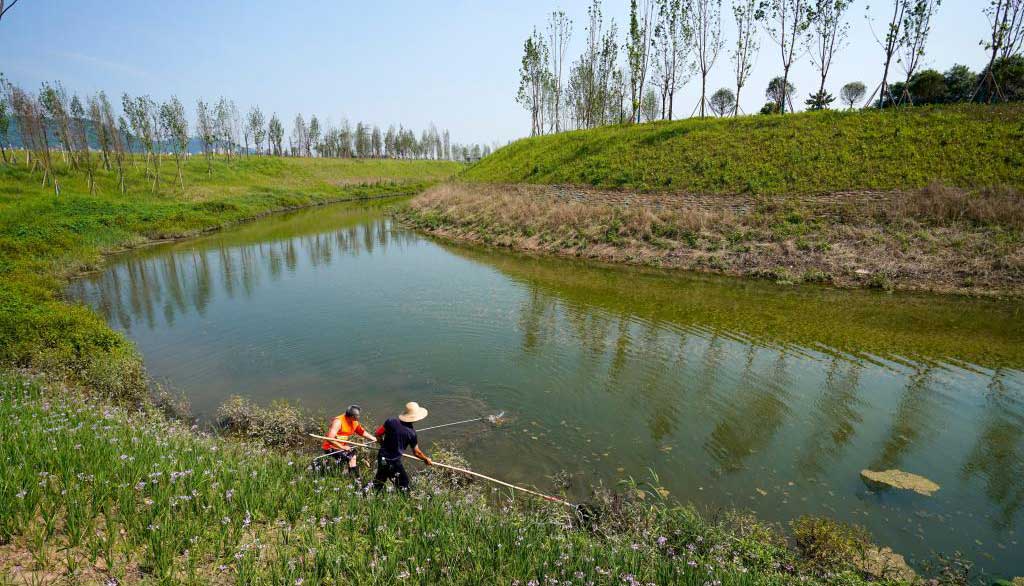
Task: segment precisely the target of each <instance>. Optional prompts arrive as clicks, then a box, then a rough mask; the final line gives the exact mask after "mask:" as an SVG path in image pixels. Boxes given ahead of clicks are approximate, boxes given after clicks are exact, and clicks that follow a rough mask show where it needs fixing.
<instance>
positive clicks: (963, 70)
mask: <svg viewBox="0 0 1024 586" xmlns="http://www.w3.org/2000/svg"><path fill="white" fill-rule="evenodd" d="M943 78H945V82H946V99H947V101H949V102H969V101H971V100H973V99H974V90H976V89H977V87H978V75H977V74H976V73H974V72H973V71H971V69H970V68H969V67H967V66H966V65H954V66H952V67H950V68H949V69H947V70H946V73H944V74H943Z"/></svg>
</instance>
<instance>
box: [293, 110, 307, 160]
mask: <svg viewBox="0 0 1024 586" xmlns="http://www.w3.org/2000/svg"><path fill="white" fill-rule="evenodd" d="M308 141H309V129H308V128H307V127H306V120H305V119H304V118H303V117H302V114H296V115H295V121H294V122H292V136H291V143H292V145H293V146H292V149H291V150H293V151H297V155H298V156H300V157H301V156H303V155H305V154H306V145H307V144H308ZM292 154H293V155H295V154H296V153H295V152H293V153H292Z"/></svg>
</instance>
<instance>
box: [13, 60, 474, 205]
mask: <svg viewBox="0 0 1024 586" xmlns="http://www.w3.org/2000/svg"><path fill="white" fill-rule="evenodd" d="M120 106H121V108H120V112H118V111H116V110H115V106H114V105H113V104H112V103H111V100H110V99H109V98H108V97H107V95H106V93H105V92H102V91H100V92H98V93H96V94H94V95H89V96H86V97H85V99H84V100H83V99H82V98H80V97H79V96H78V95H74V94H70V93H69V92H68V91H67V90H66V89H65V88H64V86H63V85H62V84H61V83H60V82H55V83H44V84H43V85H42V87H41V88H40V90H39V91H38V92H30V91H27V90H25V89H23V88H21V87H19V86H17V85H15V84H13V83H10V82H9V81H7V80H5V79H4V78H3V77H2V76H0V154H2V157H3V161H4V163H8V164H9V163H13V162H17V161H16V156H17V155H16V153H14V152H13V151H12V147H13V146H17V147H20V148H22V149H24V150H25V157H26V160H25V163H26V164H27V165H29V166H30V167H31V168H32V169H33V171H35V170H37V169H39V170H41V171H42V183H43V185H48V184H50V183H51V182H52V184H53V187H54V191H55V192H56V193H59V192H60V184H59V179H58V177H57V174H56V172H55V165H54V163H55V160H56V159H60V160H62V161H63V162H64V164H65V168H67V169H74V170H79V171H84V172H85V173H86V175H87V177H88V184H89V189H90V191H91V192H94V191H95V174H96V172H97V170H98V169H99V168H101V167H102V169H104V170H106V171H116V172H117V174H118V184H119V186H120V189H121V191H122V192H124V191H125V190H126V186H125V161H126V157H127V156H128V155H129V154H132V153H136V154H140V155H144V158H145V172H146V176H147V178H151V179H152V181H153V189H154V191H159V189H160V165H161V162H162V161H163V160H164V159H165V158H167V157H170V158H171V159H173V161H174V163H175V166H176V171H177V176H178V182H179V183H180V184H181V185H182V187H184V176H183V174H182V171H181V165H182V161H183V159H184V158H185V157H188V156H189V155H191V154H198V153H202V154H203V155H204V156H205V157H206V160H207V169H208V170H209V171H210V172H212V158H213V155H215V154H220V155H223V156H225V157H227V158H228V159H231V158H232V157H237V156H250V155H257V156H258V155H267V156H305V157H348V158H393V159H438V160H454V161H475V160H477V159H480V158H481V157H484V156H487V155H488V154H490V152H491V148H490V147H489V146H487V145H483V146H482V145H479V144H465V145H464V144H459V143H452V142H451V139H450V135H449V132H448V130H444V131H443V132H439V131H438V129H437V127H435V126H434V125H433V124H431V125H430V127H429V128H428V129H426V130H423V131H422V133H420V135H419V137H417V134H416V133H415V132H414V131H412V130H411V129H407V128H404V127H403V126H401V125H400V126H398V127H397V128H396V127H395V126H394V125H391V126H389V127H388V129H387V130H386V131H384V132H382V131H381V129H380V127H378V126H375V125H370V124H365V123H362V122H359V123H357V124H356V125H355V127H354V128H353V127H352V126H351V125H350V124H349V123H348V121H347V120H346V121H343V122H342V123H341V125H340V126H339V127H334V126H328V127H325V126H324V125H322V124H321V122H320V121H319V119H318V118H317V117H316V116H315V115H314V116H311V117H310V119H309V122H308V123H307V122H306V121H305V119H304V118H303V116H302V115H301V114H299V115H297V116H296V117H295V120H294V123H293V126H292V132H291V135H290V136H289V137H288V139H287V144H286V142H285V129H284V125H283V124H282V123H281V119H280V118H279V117H278V116H277V114H276V113H275V114H271V115H270V118H269V119H267V118H266V116H265V115H264V114H263V112H262V110H261V109H260V108H259V107H258V106H253V107H252V108H251V109H250V110H249V111H248V112H247V113H246V114H245V115H244V116H243V115H242V114H241V112H240V111H239V109H238V107H237V106H236V105H235V103H234V102H233V101H232V100H228V99H226V98H223V97H222V98H220V99H219V100H217V101H216V102H207V101H204V100H202V99H200V100H198V101H197V103H196V122H195V128H194V131H193V132H192V133H190V128H189V122H188V119H187V117H186V113H185V106H184V105H183V104H182V102H181V101H180V100H179V99H178V98H177V97H174V96H172V97H171V98H170V99H169V100H167V101H166V102H163V103H159V102H157V101H155V100H153V99H152V98H151V97H149V96H135V97H132V96H130V95H128V94H127V93H125V94H122V96H121V100H120ZM12 138H13V139H14V141H12Z"/></svg>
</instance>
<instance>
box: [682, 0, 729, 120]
mask: <svg viewBox="0 0 1024 586" xmlns="http://www.w3.org/2000/svg"><path fill="white" fill-rule="evenodd" d="M688 14H689V16H690V29H691V31H692V34H693V52H694V56H695V58H696V65H697V69H698V71H700V104H698V105H697V108H696V109H695V112H697V111H699V112H700V117H701V118H703V117H704V116H706V110H705V107H706V106H707V103H708V100H707V90H708V74H709V73H710V72H711V68H712V67H714V65H715V62H716V61H718V53H719V52H720V51H721V50H722V46H723V45H724V42H723V41H722V0H694V2H693V6H692V8H691V9H690V11H689V13H688Z"/></svg>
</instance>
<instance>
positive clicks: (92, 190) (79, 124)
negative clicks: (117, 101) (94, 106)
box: [68, 96, 96, 195]
mask: <svg viewBox="0 0 1024 586" xmlns="http://www.w3.org/2000/svg"><path fill="white" fill-rule="evenodd" d="M68 110H69V113H70V124H69V133H70V139H71V147H72V149H73V151H72V153H71V155H72V158H73V159H74V160H76V161H77V165H78V167H79V168H82V169H85V176H86V180H87V182H88V185H89V194H90V195H95V194H96V169H95V166H94V165H93V158H92V151H90V150H89V134H88V131H87V130H86V127H85V124H86V118H85V106H83V105H82V100H80V99H79V98H78V96H72V97H71V106H70V108H69V109H68Z"/></svg>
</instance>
